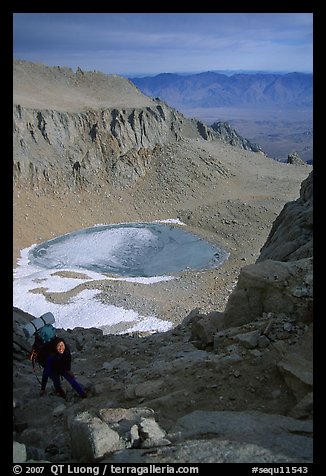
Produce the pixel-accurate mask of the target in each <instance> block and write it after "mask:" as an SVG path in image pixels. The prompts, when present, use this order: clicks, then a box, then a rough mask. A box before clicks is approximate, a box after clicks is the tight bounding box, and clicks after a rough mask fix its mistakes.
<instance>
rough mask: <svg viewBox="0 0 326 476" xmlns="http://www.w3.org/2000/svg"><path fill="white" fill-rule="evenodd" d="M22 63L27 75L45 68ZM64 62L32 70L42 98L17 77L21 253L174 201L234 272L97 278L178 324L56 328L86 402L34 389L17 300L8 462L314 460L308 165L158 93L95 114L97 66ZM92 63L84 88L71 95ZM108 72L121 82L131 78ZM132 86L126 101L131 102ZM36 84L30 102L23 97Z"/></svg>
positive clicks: (167, 211) (173, 210)
mask: <svg viewBox="0 0 326 476" xmlns="http://www.w3.org/2000/svg"><path fill="white" fill-rule="evenodd" d="M24 68H27V72H26V69H25V70H24V71H25V73H26V74H27V75H28V76H29V75H30V74H32V70H33V71H35V70H34V67H33V68H32V65H30V64H28V65H26V64H25V65H24ZM36 71H37V70H36ZM54 72H55V75H54V76H53V74H54ZM54 72H53V70H51V69H47V68H45V67H44V66H42V67H40V71H38V73H37V74H36V76H35V78H38V77H41V78H42V81H44V83H43V84H44V88H43V89H42V91H43V92H42V94H43V96H42V94H40V98H41V97H43V99H42V107H40V108H39V107H37V106H36V105H35V103H32V102H33V101H34V100H36V99H37V96H36V95H33V94H34V93H33V94H32V90H30V89H29V90H24V88H23V85H24V84H29V87H31V85H30V84H31V83H30V82H28V81H26V82H24V81H21V80H19V81H20V84H19V88H20V92H19V94H20V96H19V95H18V96H17V97H20V99H19V101H20V105H18V104H16V105H15V106H14V114H15V116H16V123H15V134H14V137H15V141H16V142H15V143H14V150H15V157H14V170H15V175H14V178H15V184H14V185H15V187H14V249H15V250H16V249H17V250H19V249H21V248H22V247H24V246H30V245H31V244H32V243H35V241H38V242H41V241H42V240H44V239H49V238H50V237H51V236H53V235H52V234H54V235H55V236H56V235H58V234H60V233H64V232H67V231H69V230H72V229H78V228H81V227H85V226H91V225H92V224H94V223H99V222H104V223H107V222H111V223H112V222H121V221H124V220H130V219H132V220H149V219H150V220H152V219H155V218H161V217H162V214H163V215H165V216H172V217H175V216H178V217H179V218H180V219H181V220H183V221H184V222H185V223H187V226H188V227H189V228H190V229H191V230H193V231H195V232H197V233H198V234H200V235H201V236H203V237H205V238H207V239H210V240H211V241H212V242H218V243H221V244H222V245H223V246H225V247H226V249H228V250H230V251H231V255H230V258H229V260H228V262H227V263H226V264H225V266H223V268H221V269H218V270H211V271H209V272H202V273H191V272H189V273H184V274H183V275H182V276H180V279H178V280H175V281H174V282H172V285H171V286H168V285H166V284H164V286H155V287H153V288H152V289H151V290H150V291H148V290H144V289H142V288H141V287H137V289H136V288H135V290H132V288H131V287H128V288H126V289H124V286H122V285H120V284H117V286H115V285H112V286H110V287H106V288H105V289H104V288H103V299H107V300H108V302H112V299H113V300H114V299H116V300H117V301H118V300H119V299H120V300H121V299H122V300H123V299H124V300H125V305H126V306H127V307H128V304H130V303H131V301H135V303H136V304H138V305H139V306H142V305H143V304H144V302H146V303H148V305H155V306H157V308H156V312H157V314H158V316H159V317H163V318H166V319H169V320H172V321H173V323H174V327H173V329H172V330H171V331H169V332H166V333H163V334H159V333H158V334H154V335H143V334H133V335H115V334H109V335H103V332H102V331H101V330H99V329H81V328H75V329H73V330H63V329H60V330H59V334H60V335H62V336H64V337H65V338H66V340H67V342H68V343H69V344H70V346H71V349H72V351H73V370H74V372H75V373H76V376H77V378H78V380H80V381H81V383H83V384H84V385H85V387H86V388H87V391H88V398H87V399H86V400H83V401H79V400H78V399H77V398H76V396H75V395H74V393H73V391H72V390H71V389H70V388H68V389H67V391H68V396H67V400H66V401H63V400H62V399H59V397H57V396H55V395H54V394H53V393H52V391H51V389H50V387H49V390H48V394H47V395H46V396H45V397H44V398H40V397H39V394H38V393H39V384H38V382H37V380H36V376H37V375H38V377H40V370H37V372H36V376H35V375H34V374H33V373H32V370H31V364H30V362H28V361H27V360H26V355H27V353H28V351H29V350H30V346H31V342H29V341H27V340H26V339H25V337H24V335H23V333H22V326H23V325H24V323H26V322H27V321H28V320H30V319H32V317H34V316H31V315H28V314H26V313H24V312H23V311H21V310H19V309H16V308H14V327H13V331H14V334H13V342H14V389H13V397H14V402H13V404H14V424H13V430H14V435H13V436H14V461H15V462H20V461H30V462H33V461H38V462H39V461H43V460H46V461H51V462H74V461H76V462H82V461H85V460H87V461H88V462H90V461H100V462H104V461H105V462H110V461H112V462H124V463H128V462H130V463H133V462H143V463H148V462H171V463H173V462H184V463H188V462H191V463H196V462H253V461H255V462H269V463H270V462H296V463H299V462H303V463H307V462H311V461H312V459H313V454H312V409H313V394H312V384H313V382H312V334H313V324H312V173H311V174H310V175H309V178H307V175H308V173H309V172H310V168H309V167H307V166H302V167H301V166H300V167H293V166H292V165H290V164H279V163H277V162H275V161H272V160H271V159H268V158H267V157H265V156H264V155H262V154H259V153H258V154H257V153H254V152H252V151H246V150H243V149H240V148H239V147H231V146H230V145H229V144H225V142H223V141H221V140H218V139H216V138H214V136H210V132H209V129H204V130H201V131H199V130H198V127H197V125H196V124H197V123H196V122H193V121H191V122H190V123H188V122H187V123H185V122H182V121H181V120H182V118H181V119H180V116H178V113H177V112H175V111H173V110H172V109H169V108H168V107H167V106H165V105H164V104H161V103H158V102H155V101H152V100H150V103H147V104H146V105H145V107H143V106H144V103H142V101H145V102H146V101H148V98H146V97H142V96H139V95H138V93H137V94H136V96H137V101H140V103H138V106H137V108H138V107H140V109H137V108H131V109H128V108H127V105H126V104H124V105H123V106H122V107H121V108H120V106H119V107H118V99H117V98H116V99H115V101H117V102H116V104H115V105H114V107H113V108H108V110H107V109H105V111H104V110H103V109H101V108H100V110H99V109H98V108H97V109H96V108H95V109H94V110H91V109H92V108H91V107H90V105H89V102H87V101H90V99H89V98H92V97H98V98H100V99H99V100H100V102H102V99H103V96H102V93H103V88H104V86H103V83H101V85H100V86H99V85H98V84H99V83H96V81H93V86H94V88H95V89H94V92H93V93H92V94H91V95H89V96H88V99H87V94H86V93H87V89H88V88H89V87H90V84H91V83H90V82H89V81H87V74H86V75H85V74H84V73H83V75H82V72H80V71H78V72H77V73H76V74H74V73H71V72H66V71H65V74H64V75H63V76H64V77H65V79H64V80H63V79H62V75H61V74H59V73H60V71H59V70H56V69H54ZM20 74H21V72H20V73H19V74H16V77H17V78H19V77H20ZM33 74H34V73H33ZM57 75H59V76H60V78H58V77H57ZM81 75H82V78H83V81H84V86H83V89H82V92H81V93H80V94H79V95H78V98H77V97H76V96H75V99H74V100H72V99H71V98H73V95H71V96H69V97H70V99H71V102H69V100H68V99H69V98H68V96H67V95H66V96H65V95H64V94H62V95H61V96H60V93H64V91H65V90H66V89H65V88H67V84H69V88H70V89H69V90H71V91H72V89H71V78H76V77H77V76H81ZM66 76H69V78H68V79H67V78H66ZM22 77H23V76H22ZM101 77H102V76H101ZM115 80H116V81H117V83H115V84H118V86H117V89H116V90H115V92H117V91H119V89H120V88H122V87H124V86H123V85H124V84H125V83H124V81H123V80H120V79H119V78H115ZM17 81H18V79H17ZM19 81H18V83H19ZM42 81H40V84H41V83H42ZM104 82H105V81H104ZM105 84H107V83H105ZM56 85H57V86H58V85H60V87H59V86H58V89H57V91H56V97H58V98H59V97H60V98H61V100H62V103H61V109H60V108H59V107H57V108H56V107H55V108H53V109H52V108H49V109H48V110H47V108H46V105H47V104H51V102H50V99H51V97H52V99H53V97H54V96H53V95H52V93H51V97H48V95H47V91H54V90H55V87H56ZM96 85H98V86H96ZM50 86H51V87H50ZM111 87H113V86H112V84H111ZM126 87H127V86H126ZM128 88H129V85H128ZM77 89H78V88H77ZM109 89H110V88H109ZM113 89H114V88H113ZM73 91H74V93H75V94H76V91H77V90H75V89H73ZM80 91H81V90H80ZM128 91H129V93H130V94H129V97H128V100H129V101H136V99H135V97H136V96H134V90H132V89H128ZM27 93H28V94H27ZM112 96H113V95H112ZM27 97H28V98H29V99H28V100H29V101H30V102H29V104H27V103H24V102H23V100H22V99H24V98H25V100H26V98H27ZM126 97H127V96H126ZM67 98H68V99H67ZM133 98H134V99H133ZM52 99H51V100H52ZM66 99H67V103H66ZM86 99H87V101H86ZM103 101H104V99H103ZM81 103H82V105H83V106H82V107H81ZM85 103H87V104H86V106H85ZM129 104H131V103H129ZM84 106H85V107H84ZM158 107H161V108H162V110H161V111H163V113H164V115H165V117H166V118H167V117H168V118H169V120H168V121H167V122H165V121H164V120H163V117H162V112H160V109H158ZM127 109H128V110H127ZM136 109H137V111H136ZM113 111H116V112H114V114H113ZM132 111H133V112H132ZM102 114H105V115H106V116H105V117H106V118H107V119H106V122H105V127H104V125H103V123H101V122H100V118H101V115H102ZM132 114H133V115H132ZM20 115H21V118H20ZM132 117H133V118H134V119H133V120H132V119H131V118H132ZM23 118H24V119H23ZM129 118H130V121H129ZM62 119H63V120H62ZM93 119H94V121H93ZM179 119H180V120H179ZM74 121H75V122H74ZM151 121H154V122H152V126H151V125H150V124H151ZM160 121H161V122H160ZM172 123H173V124H174V127H172ZM29 124H30V125H29ZM95 124H97V127H94V125H95ZM101 124H102V125H101ZM107 124H111V125H112V131H115V134H114V133H111V132H109V131H108V128H107ZM135 124H136V125H137V126H136V127H135ZM154 124H155V126H154ZM158 124H159V126H158ZM99 125H101V126H99ZM80 126H81V127H80ZM102 126H103V127H102ZM170 126H171V127H172V128H171V127H170ZM156 127H159V131H160V135H157V136H155V134H156V130H157V129H156ZM199 129H200V128H199ZM110 130H111V126H110ZM185 131H188V135H187V134H186V132H185ZM207 131H208V133H207ZM179 133H180V136H179V135H178V134H179ZM206 133H207V137H205V134H206ZM65 134H67V135H66V136H65ZM33 135H34V138H33ZM119 140H120V142H121V143H119ZM147 140H148V143H147V142H146V141H147ZM142 142H143V145H142ZM128 144H129V145H128ZM124 147H126V149H123V148H124ZM88 150H89V152H88V155H87V154H86V155H87V159H85V160H84V162H83V160H82V158H83V155H82V154H84V153H86V152H87V151H88ZM85 151H86V152H85ZM115 161H116V163H118V165H117V166H116V169H115V168H114V167H113V164H114V163H115ZM78 164H79V166H78ZM85 164H86V165H85ZM114 170H116V175H114ZM306 178H307V180H306V182H304V183H303V184H302V187H301V195H300V197H299V198H297V194H298V188H299V185H300V183H301V182H302V181H303V180H304V179H306ZM291 199H292V201H291V203H289V204H288V205H286V206H284V204H285V203H286V202H289V200H291ZM282 207H283V209H282ZM275 217H278V218H277V219H276V221H275ZM273 222H274V225H273V227H272V230H271V226H272V223H273ZM266 242H267V243H266ZM264 243H266V246H264V247H263V245H264ZM262 247H263V249H262V253H261V255H260V257H259V253H260V249H261V248H262ZM277 252H280V254H277ZM16 253H17V251H16ZM257 258H258V259H257ZM245 264H246V266H245ZM261 266H263V273H262V271H261ZM275 269H277V274H275ZM275 275H276V276H277V279H275ZM248 276H249V278H248ZM258 285H259V286H258ZM93 286H103V283H94V284H93ZM235 286H236V287H235ZM234 287H235V290H234V291H233V289H234ZM165 288H167V291H165ZM257 289H259V293H258V294H257V292H256V291H257ZM74 292H76V291H75V290H74ZM125 292H126V294H124V293H125ZM166 292H167V293H168V294H166ZM230 295H231V297H229V296H230ZM256 296H258V299H256ZM48 298H51V299H54V296H50V297H49V296H48ZM61 299H62V301H61V302H65V301H64V300H65V299H68V300H69V295H67V296H62V297H61ZM232 302H233V304H234V303H235V302H237V303H239V306H240V308H241V309H242V310H243V313H242V312H241V313H237V312H236V308H237V306H234V305H233V304H232ZM199 304H200V307H199ZM248 304H249V305H248ZM225 305H226V307H225ZM224 307H225V309H224ZM205 311H206V312H205ZM253 311H254V312H253ZM242 314H243V316H244V318H242ZM35 408H37V409H38V412H37V415H35Z"/></svg>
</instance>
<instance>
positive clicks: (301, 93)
mask: <svg viewBox="0 0 326 476" xmlns="http://www.w3.org/2000/svg"><path fill="white" fill-rule="evenodd" d="M129 79H130V80H131V81H132V82H133V83H134V84H135V85H136V86H137V87H138V88H139V89H140V90H141V91H142V92H143V93H144V94H146V95H147V96H150V97H159V98H160V99H163V100H164V101H166V102H167V103H168V104H169V105H170V106H173V107H176V108H196V107H203V108H210V107H233V106H234V107H259V106H264V107H274V106H282V107H312V100H313V75H312V74H309V73H287V74H276V73H256V74H234V75H232V76H228V75H226V74H221V73H217V72H204V73H199V74H189V75H179V74H174V73H162V74H158V75H157V76H148V77H142V78H139V77H137V78H136V77H134V78H129Z"/></svg>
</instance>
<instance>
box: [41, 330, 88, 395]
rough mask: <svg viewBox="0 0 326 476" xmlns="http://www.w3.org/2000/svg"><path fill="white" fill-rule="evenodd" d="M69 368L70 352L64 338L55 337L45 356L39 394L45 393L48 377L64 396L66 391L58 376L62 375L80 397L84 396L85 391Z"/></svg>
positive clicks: (59, 393)
mask: <svg viewBox="0 0 326 476" xmlns="http://www.w3.org/2000/svg"><path fill="white" fill-rule="evenodd" d="M70 369H71V353H70V350H69V347H68V345H67V344H66V343H65V341H64V339H62V338H60V337H56V338H55V339H54V340H53V342H51V348H50V351H49V353H48V355H47V357H46V361H45V365H44V369H43V375H42V383H41V392H40V396H43V395H44V394H45V388H46V384H47V382H48V379H49V377H50V378H51V380H52V381H53V384H54V388H55V390H56V392H57V394H58V395H60V397H63V398H65V397H66V392H65V391H64V389H63V388H62V386H61V383H60V378H61V376H62V377H64V378H65V379H66V380H67V381H68V382H69V383H70V385H71V386H72V388H74V389H75V390H76V392H77V393H78V395H79V396H80V397H81V398H86V396H87V395H86V392H85V390H84V389H83V387H82V386H81V385H80V384H79V383H78V382H77V380H76V379H75V376H74V374H73V373H72V371H71V370H70Z"/></svg>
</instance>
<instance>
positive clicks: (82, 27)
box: [13, 12, 313, 77]
mask: <svg viewBox="0 0 326 476" xmlns="http://www.w3.org/2000/svg"><path fill="white" fill-rule="evenodd" d="M13 55H14V58H15V59H21V60H28V61H33V62H41V63H44V64H46V65H49V66H66V67H70V68H72V69H73V70H76V69H77V67H79V68H81V69H82V70H83V71H94V70H95V71H100V72H102V73H105V74H118V75H122V76H129V77H132V76H136V75H138V76H140V75H155V74H158V73H188V72H190V73H196V72H203V71H225V70H231V71H239V70H243V71H277V72H294V71H296V72H310V73H311V72H312V68H313V13H18V12H17V13H14V14H13Z"/></svg>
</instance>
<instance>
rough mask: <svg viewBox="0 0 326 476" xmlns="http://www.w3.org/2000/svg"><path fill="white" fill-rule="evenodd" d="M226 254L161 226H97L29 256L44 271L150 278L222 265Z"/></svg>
mask: <svg viewBox="0 0 326 476" xmlns="http://www.w3.org/2000/svg"><path fill="white" fill-rule="evenodd" d="M227 257H228V254H227V253H226V252H225V251H224V250H222V249H220V248H218V247H217V246H215V245H212V244H210V243H208V242H207V241H205V240H203V239H201V238H200V237H198V236H196V235H194V234H192V233H189V232H187V231H184V230H183V229H181V228H180V227H177V226H172V225H168V224H162V223H124V224H117V225H99V226H94V227H91V228H85V229H82V230H79V231H76V232H73V233H68V234H66V235H63V236H59V237H56V238H54V239H52V240H49V241H46V242H44V243H41V244H40V245H38V246H36V247H34V248H33V249H32V250H30V252H29V260H30V262H31V263H32V264H35V265H38V266H41V267H43V268H47V269H62V268H64V269H69V268H74V269H76V268H82V269H86V270H88V271H94V272H96V273H104V274H109V275H114V276H128V277H152V276H162V275H166V274H169V273H178V272H181V271H185V270H190V269H195V270H204V269H209V268H216V267H218V266H220V265H221V264H223V262H224V261H225V260H226V259H227Z"/></svg>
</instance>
